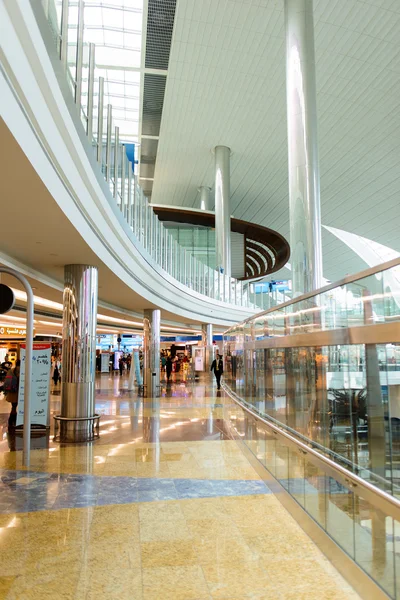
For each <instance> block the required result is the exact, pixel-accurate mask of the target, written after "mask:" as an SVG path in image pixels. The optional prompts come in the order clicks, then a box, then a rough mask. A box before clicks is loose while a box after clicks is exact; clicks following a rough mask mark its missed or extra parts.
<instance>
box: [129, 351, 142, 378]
mask: <svg viewBox="0 0 400 600" xmlns="http://www.w3.org/2000/svg"><path fill="white" fill-rule="evenodd" d="M133 361H134V363H135V376H136V383H137V384H138V385H139V386H141V385H143V379H142V374H141V372H140V360H139V352H134V353H133ZM131 369H132V367H131Z"/></svg>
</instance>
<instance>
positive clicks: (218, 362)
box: [210, 352, 224, 390]
mask: <svg viewBox="0 0 400 600" xmlns="http://www.w3.org/2000/svg"><path fill="white" fill-rule="evenodd" d="M210 370H211V371H214V375H215V379H216V380H217V389H218V390H220V389H221V376H222V373H223V372H224V364H223V362H222V356H220V355H219V354H218V352H217V356H216V357H215V359H214V360H213V361H212V365H211V369H210Z"/></svg>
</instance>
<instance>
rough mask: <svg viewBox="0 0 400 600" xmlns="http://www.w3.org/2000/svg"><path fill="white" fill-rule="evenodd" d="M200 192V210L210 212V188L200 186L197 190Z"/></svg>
mask: <svg viewBox="0 0 400 600" xmlns="http://www.w3.org/2000/svg"><path fill="white" fill-rule="evenodd" d="M198 191H199V192H200V210H211V198H210V192H211V188H209V187H208V186H206V185H202V186H201V187H199V188H198Z"/></svg>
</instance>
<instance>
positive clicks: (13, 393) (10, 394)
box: [5, 360, 21, 430]
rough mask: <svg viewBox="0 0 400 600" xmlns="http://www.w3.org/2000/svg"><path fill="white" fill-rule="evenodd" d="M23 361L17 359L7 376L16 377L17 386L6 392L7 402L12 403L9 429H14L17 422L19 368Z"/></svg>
mask: <svg viewBox="0 0 400 600" xmlns="http://www.w3.org/2000/svg"><path fill="white" fill-rule="evenodd" d="M20 364H21V362H20V361H19V360H17V363H16V366H15V368H14V369H9V371H8V373H7V378H10V379H11V378H16V381H15V388H14V389H10V390H9V391H7V392H5V395H6V400H7V402H10V404H11V412H10V416H9V418H8V429H9V430H14V429H15V426H16V424H17V406H18V390H19V370H20Z"/></svg>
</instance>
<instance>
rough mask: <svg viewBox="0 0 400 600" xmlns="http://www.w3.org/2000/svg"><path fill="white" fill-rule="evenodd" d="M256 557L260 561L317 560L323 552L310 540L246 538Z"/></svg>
mask: <svg viewBox="0 0 400 600" xmlns="http://www.w3.org/2000/svg"><path fill="white" fill-rule="evenodd" d="M244 539H245V541H246V543H247V544H248V546H249V548H250V549H251V551H252V552H253V553H254V555H255V556H256V557H258V558H260V559H262V558H263V557H265V558H267V559H268V560H269V561H280V560H283V559H292V558H303V557H305V556H306V557H307V559H308V560H311V559H315V560H317V559H318V558H319V557H320V555H321V552H320V550H318V548H317V547H316V546H315V544H314V543H313V542H312V541H311V540H310V539H308V540H298V539H292V538H290V536H286V537H279V538H277V537H276V536H274V535H257V536H252V537H247V536H244Z"/></svg>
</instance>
